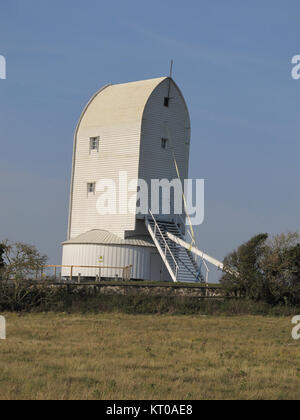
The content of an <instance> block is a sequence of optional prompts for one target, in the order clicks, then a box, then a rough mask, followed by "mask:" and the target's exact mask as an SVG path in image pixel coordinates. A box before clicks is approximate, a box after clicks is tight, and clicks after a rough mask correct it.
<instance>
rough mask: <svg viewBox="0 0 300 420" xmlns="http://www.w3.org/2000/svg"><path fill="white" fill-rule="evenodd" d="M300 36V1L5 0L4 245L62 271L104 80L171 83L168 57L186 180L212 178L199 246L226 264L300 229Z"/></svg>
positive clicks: (1, 105)
mask: <svg viewBox="0 0 300 420" xmlns="http://www.w3.org/2000/svg"><path fill="white" fill-rule="evenodd" d="M299 35H300V3H299V0H288V1H283V0H280V1H279V0H263V1H261V0H252V1H251V2H250V1H249V2H241V1H240V0H227V1H224V0H205V1H204V0H197V1H194V0H187V1H185V2H182V1H178V0H172V1H170V0H163V1H162V0H160V1H157V0H152V1H147V2H146V1H143V0H140V1H136V0H127V1H124V0H118V1H117V0H110V1H100V0H98V1H96V0H85V1H78V0H63V1H61V0H60V1H58V0H51V1H50V0H47V1H46V0H19V1H16V0H1V2H0V55H4V56H5V57H6V60H7V80H0V142H1V149H0V239H3V238H9V239H11V240H20V241H24V242H28V243H32V244H35V245H36V246H38V247H39V249H40V250H41V251H43V252H44V253H46V254H48V256H49V258H50V262H51V263H57V264H59V263H60V261H61V248H60V242H61V241H63V240H65V239H66V231H67V211H68V200H69V182H70V173H71V159H72V143H73V133H74V129H75V126H76V123H77V120H78V118H79V116H80V113H81V111H82V108H83V107H84V105H85V104H86V102H87V101H88V99H89V98H90V96H91V95H92V94H93V93H94V92H95V91H97V90H98V89H99V88H100V87H101V86H102V85H104V84H106V83H108V82H112V83H120V82H127V81H134V80H141V79H147V78H152V77H160V76H165V75H167V74H168V72H169V62H170V59H171V58H173V59H174V61H175V65H174V74H173V76H174V79H175V81H176V82H177V83H178V85H179V86H180V88H181V89H182V91H183V94H184V96H185V98H186V100H187V103H188V106H189V110H190V114H191V120H192V145H191V160H190V176H191V177H195V178H205V180H206V204H205V205H206V209H205V210H206V216H205V222H204V224H203V225H202V226H200V227H199V228H198V229H197V238H198V245H199V247H200V248H201V249H204V250H205V251H206V252H208V253H209V254H211V255H213V256H215V257H217V258H220V259H223V257H224V256H225V255H226V253H228V252H230V251H231V250H232V249H233V248H235V247H236V246H238V245H239V244H240V243H241V242H243V241H245V240H247V239H248V238H249V237H250V236H251V235H254V234H256V233H259V232H270V233H275V232H285V231H288V230H299V225H300V218H299V215H300V192H299V180H300V176H299V173H300V168H299V166H300V165H299V163H300V142H299V136H300V80H298V81H296V80H293V79H292V78H291V69H292V64H291V59H292V57H293V56H294V55H296V54H300V36H299ZM214 278H215V274H213V276H212V279H214Z"/></svg>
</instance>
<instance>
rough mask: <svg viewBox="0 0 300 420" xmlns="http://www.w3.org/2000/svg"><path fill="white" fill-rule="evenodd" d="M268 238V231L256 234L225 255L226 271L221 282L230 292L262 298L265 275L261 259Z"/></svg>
mask: <svg viewBox="0 0 300 420" xmlns="http://www.w3.org/2000/svg"><path fill="white" fill-rule="evenodd" d="M267 239H268V234H267V233H261V234H259V235H256V236H254V237H253V238H252V239H250V241H248V242H246V243H245V244H243V245H241V246H240V247H239V248H238V249H237V250H235V251H233V252H232V253H231V254H229V255H227V257H225V259H224V272H225V273H224V275H223V276H222V278H221V284H222V285H223V287H224V288H225V289H226V290H227V291H228V292H236V293H239V294H240V295H242V296H247V297H249V298H254V299H257V300H259V299H260V298H261V292H262V289H263V276H262V273H261V270H260V266H259V261H260V258H261V256H262V254H263V252H264V247H265V243H266V240H267ZM231 273H232V274H231ZM233 273H237V275H234V274H233Z"/></svg>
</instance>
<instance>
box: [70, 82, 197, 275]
mask: <svg viewBox="0 0 300 420" xmlns="http://www.w3.org/2000/svg"><path fill="white" fill-rule="evenodd" d="M170 137H171V138H170ZM189 149H190V118H189V112H188V108H187V105H186V102H185V100H184V98H183V95H182V93H181V92H180V90H179V88H178V87H177V85H176V84H175V82H174V81H173V79H172V78H170V77H163V78H158V79H151V80H144V81H138V82H132V83H125V84H117V85H107V86H105V87H103V88H102V89H101V90H100V91H99V92H97V93H96V94H95V95H94V96H93V98H92V99H91V100H90V101H89V103H88V104H87V106H86V107H85V109H84V111H83V113H82V115H81V117H80V120H79V123H78V126H77V129H76V132H75V138H74V151H73V169H72V180H71V194H70V212H69V228H68V239H67V241H66V242H64V243H63V258H62V264H63V265H64V266H74V269H73V271H72V275H73V276H74V277H76V276H78V275H79V274H80V275H81V276H82V277H83V278H87V279H93V278H95V277H96V276H97V275H98V272H99V270H98V268H96V267H95V266H99V267H101V266H103V267H114V268H103V269H102V270H101V277H103V278H115V277H116V276H120V270H119V268H118V267H124V266H129V265H131V266H132V274H131V277H132V278H133V279H141V280H162V281H174V282H176V281H196V280H197V279H198V277H199V268H198V266H197V264H196V262H195V259H194V257H193V255H192V254H191V252H190V251H189V250H188V249H186V248H184V247H182V246H181V245H179V244H177V243H176V242H174V241H172V240H171V239H170V238H169V237H168V233H171V234H173V235H175V236H176V237H178V238H181V239H184V234H185V212H184V210H183V212H182V214H181V215H179V217H178V215H174V203H173V202H172V197H171V198H170V201H171V202H170V208H171V214H169V215H165V214H164V215H163V214H162V212H160V211H158V212H156V213H155V214H153V213H152V212H151V209H150V208H149V209H147V212H146V214H145V212H144V213H142V212H136V214H134V213H133V212H131V213H129V212H127V211H126V206H127V201H128V197H127V193H125V192H124V190H122V189H121V187H120V172H123V173H126V177H127V181H128V184H130V181H132V180H137V179H142V180H145V181H146V182H147V184H148V185H151V180H153V179H160V180H161V179H167V180H169V181H171V180H174V179H176V178H178V173H177V172H176V167H175V164H174V159H173V158H174V156H175V158H176V161H177V165H178V169H179V173H180V177H181V181H182V182H184V179H187V178H188V164H189ZM103 179H109V180H111V181H112V182H114V183H115V185H117V186H118V187H117V189H118V190H117V191H116V196H117V197H118V199H119V200H118V207H122V208H123V210H122V209H120V208H118V211H117V212H116V213H114V214H100V213H99V211H98V207H97V200H98V198H99V194H100V192H99V191H97V183H98V182H99V180H103ZM133 182H134V181H133ZM150 195H151V189H149V196H150ZM130 199H131V200H133V202H134V204H135V205H137V202H138V188H137V186H135V191H134V190H133V192H131V194H130ZM150 199H151V197H150ZM149 202H151V201H150V200H149ZM124 209H125V211H124ZM76 266H81V267H78V268H76ZM87 266H90V267H93V268H87ZM69 273H70V271H69V269H68V268H65V269H63V271H62V275H63V276H66V277H67V276H69Z"/></svg>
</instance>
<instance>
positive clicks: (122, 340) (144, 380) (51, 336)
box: [0, 314, 300, 400]
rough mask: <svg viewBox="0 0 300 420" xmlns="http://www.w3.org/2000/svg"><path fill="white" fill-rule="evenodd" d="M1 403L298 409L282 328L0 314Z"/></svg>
mask: <svg viewBox="0 0 300 420" xmlns="http://www.w3.org/2000/svg"><path fill="white" fill-rule="evenodd" d="M6 320H7V340H6V341H0V399H2V400H3V399H300V341H294V340H292V338H291V329H292V325H291V318H285V317H284V318H283V317H282V318H271V317H260V316H243V317H211V316H209V317H204V316H202V317H201V316H149V315H123V314H100V315H66V314H29V315H24V316H18V315H16V314H6Z"/></svg>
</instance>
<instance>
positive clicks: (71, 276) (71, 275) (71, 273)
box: [70, 265, 73, 282]
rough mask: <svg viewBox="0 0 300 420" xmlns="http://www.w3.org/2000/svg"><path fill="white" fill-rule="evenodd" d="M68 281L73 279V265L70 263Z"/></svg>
mask: <svg viewBox="0 0 300 420" xmlns="http://www.w3.org/2000/svg"><path fill="white" fill-rule="evenodd" d="M70 271H71V272H70V281H71V282H72V280H73V265H71V270H70Z"/></svg>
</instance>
